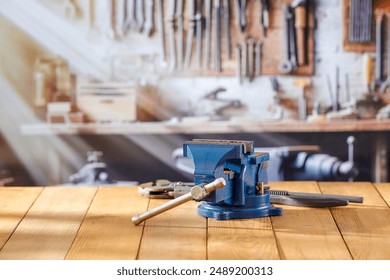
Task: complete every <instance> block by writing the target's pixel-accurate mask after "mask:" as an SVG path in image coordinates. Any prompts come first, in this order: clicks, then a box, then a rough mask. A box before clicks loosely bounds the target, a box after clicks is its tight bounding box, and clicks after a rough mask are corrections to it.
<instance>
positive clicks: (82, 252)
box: [0, 182, 390, 260]
mask: <svg viewBox="0 0 390 280" xmlns="http://www.w3.org/2000/svg"><path fill="white" fill-rule="evenodd" d="M269 185H270V186H271V188H273V189H286V190H289V191H305V192H323V193H335V194H345V195H358V196H364V199H365V201H364V203H363V204H362V205H357V204H355V205H352V204H351V205H349V206H347V207H339V208H333V209H327V208H324V209H313V208H298V207H292V206H283V208H284V215H283V216H281V217H272V218H259V219H249V220H230V221H216V220H213V219H205V218H203V217H200V216H198V215H197V214H196V206H197V203H196V202H189V203H187V204H184V205H182V206H180V207H178V208H176V209H174V210H170V211H169V212H166V213H164V214H161V215H160V216H157V217H154V218H152V219H150V220H148V221H146V222H144V223H142V224H140V225H138V226H134V225H133V224H132V223H131V221H130V219H131V217H132V216H133V215H135V214H138V213H140V212H142V211H145V210H146V209H148V208H150V207H153V206H155V205H157V204H159V203H161V202H163V201H161V200H149V199H148V198H144V197H140V196H139V195H138V193H137V188H136V187H100V188H98V187H1V188H0V249H1V250H0V259H25V260H30V259H50V260H58V259H59V260H62V259H92V260H95V259H130V260H133V259H155V260H156V259H186V260H190V259H200V260H203V259H267V260H274V259H363V260H365V259H390V208H389V205H390V183H386V184H371V183H365V182H359V183H329V182H328V183H316V182H283V183H270V184H269Z"/></svg>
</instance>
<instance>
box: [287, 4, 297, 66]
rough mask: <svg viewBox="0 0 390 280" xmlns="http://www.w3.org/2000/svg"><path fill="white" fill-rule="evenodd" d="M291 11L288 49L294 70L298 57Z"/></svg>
mask: <svg viewBox="0 0 390 280" xmlns="http://www.w3.org/2000/svg"><path fill="white" fill-rule="evenodd" d="M290 11H291V17H290V18H289V24H288V28H289V35H288V38H289V49H290V61H291V64H292V67H293V69H294V70H295V69H296V68H297V66H298V59H297V40H296V36H295V27H294V15H293V13H292V10H291V9H290Z"/></svg>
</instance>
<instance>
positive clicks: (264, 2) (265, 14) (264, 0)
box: [260, 0, 269, 37]
mask: <svg viewBox="0 0 390 280" xmlns="http://www.w3.org/2000/svg"><path fill="white" fill-rule="evenodd" d="M260 2H261V20H260V24H261V26H262V27H263V36H264V37H267V30H268V28H269V0H260Z"/></svg>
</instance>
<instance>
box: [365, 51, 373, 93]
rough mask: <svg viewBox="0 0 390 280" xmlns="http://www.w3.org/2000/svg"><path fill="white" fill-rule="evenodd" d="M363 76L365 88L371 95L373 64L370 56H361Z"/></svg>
mask: <svg viewBox="0 0 390 280" xmlns="http://www.w3.org/2000/svg"><path fill="white" fill-rule="evenodd" d="M363 74H364V84H365V85H366V86H367V89H368V92H369V93H372V88H371V83H372V75H373V62H372V56H371V55H369V54H365V55H363Z"/></svg>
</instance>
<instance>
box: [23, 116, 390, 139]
mask: <svg viewBox="0 0 390 280" xmlns="http://www.w3.org/2000/svg"><path fill="white" fill-rule="evenodd" d="M364 131H366V132H370V131H373V132H375V131H390V120H343V121H329V122H324V123H310V122H306V121H297V120H283V121H269V120H261V119H258V120H253V119H252V120H245V119H244V118H242V119H235V120H230V121H199V122H175V123H174V122H168V121H166V122H135V123H83V124H80V123H78V124H76V123H75V124H47V123H37V124H25V125H22V127H21V132H22V134H24V135H61V134H64V135H66V134H105V135H110V134H113V135H115V134H116V135H125V134H194V133H205V134H216V133H217V134H218V133H259V132H271V133H294V132H298V133H300V132H364Z"/></svg>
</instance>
